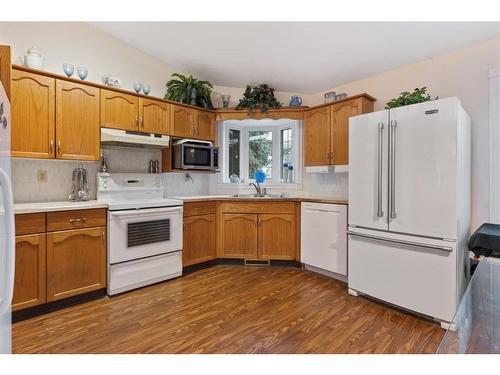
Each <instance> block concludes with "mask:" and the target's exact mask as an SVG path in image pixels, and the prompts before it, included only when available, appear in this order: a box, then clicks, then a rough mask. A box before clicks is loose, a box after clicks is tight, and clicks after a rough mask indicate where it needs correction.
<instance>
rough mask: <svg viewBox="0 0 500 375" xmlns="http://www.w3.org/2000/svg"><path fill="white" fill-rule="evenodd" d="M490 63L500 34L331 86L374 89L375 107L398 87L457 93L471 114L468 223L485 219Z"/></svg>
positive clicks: (499, 55)
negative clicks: (470, 213)
mask: <svg viewBox="0 0 500 375" xmlns="http://www.w3.org/2000/svg"><path fill="white" fill-rule="evenodd" d="M495 66H500V38H496V39H493V40H489V41H485V42H482V43H478V44H474V45H471V46H468V47H466V48H462V49H460V50H456V51H454V52H451V53H447V54H444V55H440V56H437V57H435V58H432V59H429V60H425V61H422V62H418V63H415V64H410V65H405V66H402V67H400V68H398V69H394V70H391V71H388V72H384V73H382V74H378V75H374V76H371V77H368V78H365V79H362V80H359V81H355V82H351V83H348V84H344V85H340V86H338V87H335V88H334V90H335V91H336V92H337V93H340V92H346V93H347V94H349V95H351V94H359V93H362V92H367V93H369V94H371V95H373V96H374V97H376V98H377V99H378V101H377V102H376V103H375V110H380V109H383V108H384V106H385V103H386V102H387V101H389V100H390V99H391V98H393V97H396V96H398V95H399V93H400V92H402V91H411V90H413V89H414V88H415V87H422V86H427V87H428V90H429V92H430V94H431V95H432V96H439V97H441V98H444V97H449V96H458V97H459V98H460V100H461V102H462V104H463V106H464V108H465V109H466V111H467V112H468V113H469V115H470V116H471V118H472V229H475V228H476V227H477V226H479V225H480V224H481V223H483V222H485V221H488V220H489V176H490V174H489V81H488V70H489V69H490V68H492V67H495ZM325 91H330V90H325ZM323 92H324V91H322V92H321V93H318V94H316V95H314V96H313V99H312V101H313V103H321V102H323Z"/></svg>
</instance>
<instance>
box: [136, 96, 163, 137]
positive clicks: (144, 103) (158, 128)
mask: <svg viewBox="0 0 500 375" xmlns="http://www.w3.org/2000/svg"><path fill="white" fill-rule="evenodd" d="M139 131H141V132H146V133H155V134H164V135H168V134H169V131H170V104H168V103H165V102H161V101H159V100H152V99H146V98H140V99H139Z"/></svg>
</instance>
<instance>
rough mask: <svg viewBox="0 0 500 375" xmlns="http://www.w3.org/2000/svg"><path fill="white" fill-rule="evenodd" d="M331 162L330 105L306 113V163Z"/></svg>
mask: <svg viewBox="0 0 500 375" xmlns="http://www.w3.org/2000/svg"><path fill="white" fill-rule="evenodd" d="M327 164H330V107H329V106H325V107H319V108H316V109H311V110H308V111H305V113H304V165H306V166H307V165H327Z"/></svg>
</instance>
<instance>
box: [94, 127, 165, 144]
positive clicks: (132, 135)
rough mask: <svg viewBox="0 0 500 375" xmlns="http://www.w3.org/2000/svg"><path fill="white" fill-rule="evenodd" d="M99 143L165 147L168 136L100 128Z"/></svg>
mask: <svg viewBox="0 0 500 375" xmlns="http://www.w3.org/2000/svg"><path fill="white" fill-rule="evenodd" d="M101 145H113V146H126V147H142V148H167V147H168V146H169V137H168V136H167V135H160V134H150V133H142V132H134V131H129V130H118V129H110V128H101Z"/></svg>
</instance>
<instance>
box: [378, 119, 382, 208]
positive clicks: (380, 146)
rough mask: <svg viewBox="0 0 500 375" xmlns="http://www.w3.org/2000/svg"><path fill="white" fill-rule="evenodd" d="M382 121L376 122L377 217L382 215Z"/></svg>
mask: <svg viewBox="0 0 500 375" xmlns="http://www.w3.org/2000/svg"><path fill="white" fill-rule="evenodd" d="M383 132H384V123H383V122H379V123H378V166H377V168H378V170H377V174H378V176H377V179H378V181H377V217H384V211H383V210H382V147H383V143H382V142H383Z"/></svg>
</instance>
